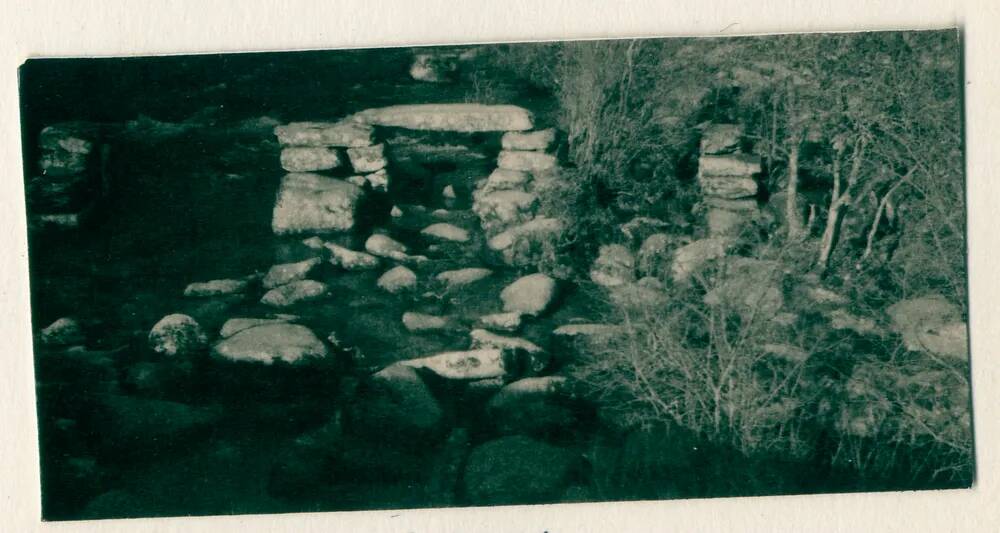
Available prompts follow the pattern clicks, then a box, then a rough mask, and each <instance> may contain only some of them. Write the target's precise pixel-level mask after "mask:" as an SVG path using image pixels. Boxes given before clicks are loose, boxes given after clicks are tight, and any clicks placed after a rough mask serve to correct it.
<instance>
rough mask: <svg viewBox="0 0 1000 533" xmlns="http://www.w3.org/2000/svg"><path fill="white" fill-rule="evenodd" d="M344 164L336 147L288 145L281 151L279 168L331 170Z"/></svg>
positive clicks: (309, 170) (308, 170)
mask: <svg viewBox="0 0 1000 533" xmlns="http://www.w3.org/2000/svg"><path fill="white" fill-rule="evenodd" d="M343 164H344V160H343V158H341V156H340V152H338V151H337V149H336V148H328V147H326V146H289V147H287V148H285V149H284V150H282V151H281V168H283V169H285V170H287V171H288V172H313V171H316V170H332V169H335V168H338V167H340V166H341V165H343Z"/></svg>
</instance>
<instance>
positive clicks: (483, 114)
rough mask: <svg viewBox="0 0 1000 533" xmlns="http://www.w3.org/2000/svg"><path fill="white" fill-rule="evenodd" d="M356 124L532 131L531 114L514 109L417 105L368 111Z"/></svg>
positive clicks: (362, 112)
mask: <svg viewBox="0 0 1000 533" xmlns="http://www.w3.org/2000/svg"><path fill="white" fill-rule="evenodd" d="M352 118H353V120H354V121H356V122H359V123H362V124H370V125H372V126H389V127H394V128H406V129H411V130H428V131H457V132H467V133H472V132H483V131H524V130H530V129H531V128H532V116H531V113H530V112H529V111H528V110H527V109H524V108H523V107H518V106H513V105H485V104H415V105H396V106H389V107H381V108H376V109H366V110H364V111H361V112H359V113H356V114H355V115H354V116H353V117H352Z"/></svg>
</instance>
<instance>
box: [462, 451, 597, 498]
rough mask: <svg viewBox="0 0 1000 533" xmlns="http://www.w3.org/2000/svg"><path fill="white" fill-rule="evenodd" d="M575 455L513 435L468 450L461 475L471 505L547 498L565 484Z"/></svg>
mask: <svg viewBox="0 0 1000 533" xmlns="http://www.w3.org/2000/svg"><path fill="white" fill-rule="evenodd" d="M577 463H578V457H577V456H576V454H574V453H573V452H572V451H570V450H567V449H564V448H558V447H556V446H552V445H551V444H546V443H543V442H540V441H537V440H534V439H531V438H529V437H525V436H521V435H517V436H511V437H503V438H500V439H497V440H493V441H490V442H487V443H485V444H482V445H480V446H479V447H477V448H475V449H474V450H472V453H470V454H469V459H468V462H467V463H466V466H465V473H464V476H463V481H464V486H465V493H466V497H467V498H468V500H469V502H470V503H472V504H474V505H493V504H517V503H521V504H528V503H539V502H544V501H551V500H554V499H556V498H558V497H559V495H560V494H562V493H563V492H564V491H565V490H566V488H567V487H568V486H569V480H570V476H571V475H572V472H573V468H574V466H575V465H576V464H577Z"/></svg>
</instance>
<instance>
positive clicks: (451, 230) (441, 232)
mask: <svg viewBox="0 0 1000 533" xmlns="http://www.w3.org/2000/svg"><path fill="white" fill-rule="evenodd" d="M420 234H421V235H423V236H425V237H428V238H431V239H434V240H437V241H446V242H469V232H468V231H465V230H464V229H462V228H460V227H458V226H456V225H454V224H448V223H445V222H439V223H437V224H431V225H430V226H427V227H426V228H424V229H423V230H422V231H421V232H420Z"/></svg>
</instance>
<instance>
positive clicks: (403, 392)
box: [345, 363, 444, 441]
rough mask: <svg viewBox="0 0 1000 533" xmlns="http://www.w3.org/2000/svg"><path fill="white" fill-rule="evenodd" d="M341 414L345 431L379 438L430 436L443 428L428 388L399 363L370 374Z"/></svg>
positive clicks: (417, 376) (421, 380)
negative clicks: (354, 398)
mask: <svg viewBox="0 0 1000 533" xmlns="http://www.w3.org/2000/svg"><path fill="white" fill-rule="evenodd" d="M345 414H346V415H347V416H346V425H347V428H348V429H349V430H351V431H352V432H357V433H361V434H363V435H367V436H371V437H373V438H376V439H378V440H379V441H382V440H384V439H386V438H393V439H403V440H405V441H411V440H423V439H432V438H434V437H438V436H440V433H441V431H442V430H443V429H444V411H443V410H442V409H441V406H440V404H439V403H438V401H437V400H436V399H435V398H434V395H433V394H432V393H431V391H430V389H429V388H428V387H427V385H426V384H425V383H424V381H423V379H421V378H420V375H419V374H418V373H417V371H416V370H415V369H414V368H412V367H409V366H406V365H403V364H399V363H397V364H392V365H389V366H387V367H385V368H383V369H382V370H380V371H378V372H376V373H375V374H374V375H372V377H371V378H370V379H369V380H368V381H367V382H365V383H364V384H363V386H362V387H361V388H360V389H359V395H358V398H357V399H356V400H355V401H353V402H352V403H351V405H349V406H348V407H347V409H346V411H345Z"/></svg>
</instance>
